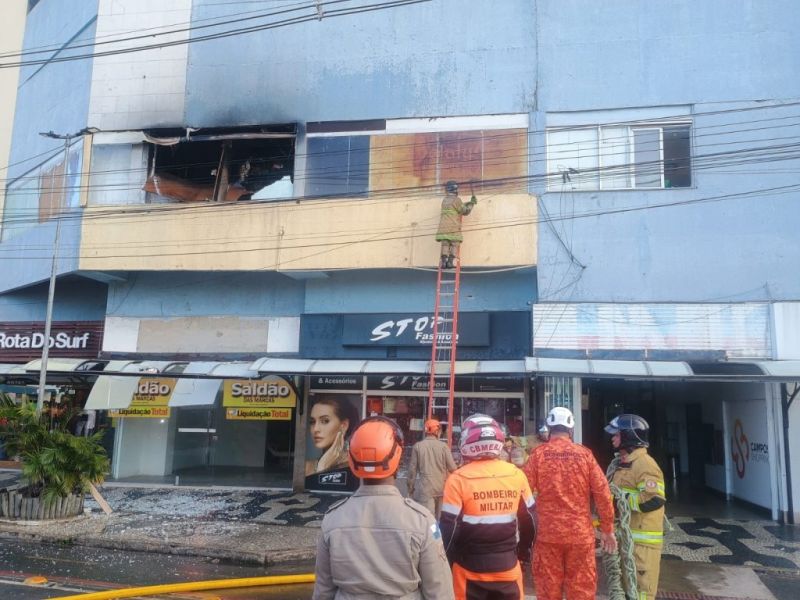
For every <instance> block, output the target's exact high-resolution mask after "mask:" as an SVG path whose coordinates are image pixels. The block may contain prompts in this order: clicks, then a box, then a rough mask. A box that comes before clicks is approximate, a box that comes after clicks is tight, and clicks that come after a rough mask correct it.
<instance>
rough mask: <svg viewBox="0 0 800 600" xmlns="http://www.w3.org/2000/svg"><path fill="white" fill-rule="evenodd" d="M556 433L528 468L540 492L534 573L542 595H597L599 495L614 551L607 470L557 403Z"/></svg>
mask: <svg viewBox="0 0 800 600" xmlns="http://www.w3.org/2000/svg"><path fill="white" fill-rule="evenodd" d="M547 427H548V428H549V430H550V439H549V440H548V441H547V442H546V443H544V444H542V445H541V446H538V447H537V448H536V449H535V450H534V451H533V454H531V457H530V459H529V460H528V463H527V464H526V465H525V467H524V468H523V471H524V472H525V474H526V475H527V476H528V481H529V482H530V485H531V489H532V490H533V492H534V494H536V512H537V516H538V519H539V521H538V528H537V531H536V544H535V546H534V548H533V578H534V581H535V583H536V597H537V598H539V599H540V600H561V598H562V593H566V597H567V598H569V600H591V599H593V598H594V597H595V592H596V590H597V567H596V564H595V555H594V545H595V534H594V527H593V525H592V508H591V501H592V500H593V501H594V503H595V506H596V508H597V512H598V515H599V516H600V532H601V533H600V542H601V546H602V547H603V550H605V551H606V552H610V553H614V552H616V548H617V541H616V538H615V537H614V507H613V505H612V502H611V491H610V490H609V487H608V482H607V481H606V478H605V475H604V474H603V471H602V470H601V469H600V466H599V465H598V464H597V461H596V460H595V458H594V456H593V455H592V453H591V452H590V451H589V450H588V448H585V447H584V446H581V445H580V444H576V443H575V442H573V441H572V432H573V430H574V427H575V419H574V418H573V416H572V413H571V412H570V411H569V409H566V408H563V407H556V408H554V409H553V410H551V411H550V413H549V414H548V415H547Z"/></svg>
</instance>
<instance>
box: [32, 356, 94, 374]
mask: <svg viewBox="0 0 800 600" xmlns="http://www.w3.org/2000/svg"><path fill="white" fill-rule="evenodd" d="M107 362H108V361H105V360H99V359H97V358H49V359H47V372H48V373H79V372H81V371H96V370H99V369H102V368H103V365H105V364H106V363H107ZM25 370H26V371H28V372H30V371H34V372H39V371H41V370H42V359H41V358H37V359H36V360H32V361H30V362H29V363H27V364H26V365H25Z"/></svg>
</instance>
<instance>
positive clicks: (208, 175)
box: [143, 126, 295, 202]
mask: <svg viewBox="0 0 800 600" xmlns="http://www.w3.org/2000/svg"><path fill="white" fill-rule="evenodd" d="M147 133H148V139H149V140H150V157H149V162H148V164H149V168H148V177H147V180H146V182H145V185H144V188H143V189H144V190H145V191H146V192H149V193H150V194H154V195H155V196H160V197H161V198H167V199H169V200H171V201H175V202H210V201H217V202H236V201H239V200H251V199H254V200H267V199H274V198H287V197H291V196H292V195H293V194H292V184H293V183H294V142H295V139H294V127H293V126H290V127H287V128H270V129H269V130H263V129H255V130H254V129H242V128H238V129H233V130H230V129H228V130H223V129H204V130H198V131H190V132H189V135H188V136H187V135H186V131H185V130H158V131H153V132H147Z"/></svg>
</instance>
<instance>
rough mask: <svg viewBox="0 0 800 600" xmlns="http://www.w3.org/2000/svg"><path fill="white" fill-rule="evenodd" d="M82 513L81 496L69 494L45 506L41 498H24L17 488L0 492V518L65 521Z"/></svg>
mask: <svg viewBox="0 0 800 600" xmlns="http://www.w3.org/2000/svg"><path fill="white" fill-rule="evenodd" d="M82 512H83V495H82V494H81V495H80V496H77V495H75V494H70V495H69V496H67V497H66V498H58V499H57V500H56V501H55V502H52V503H50V504H45V502H44V501H43V500H42V499H41V498H26V497H24V496H23V495H22V490H21V489H20V488H18V487H16V486H15V487H11V488H6V489H4V490H0V518H3V519H19V520H22V521H44V520H47V519H66V518H69V517H74V516H77V515H79V514H81V513H82Z"/></svg>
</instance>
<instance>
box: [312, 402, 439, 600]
mask: <svg viewBox="0 0 800 600" xmlns="http://www.w3.org/2000/svg"><path fill="white" fill-rule="evenodd" d="M402 452H403V434H402V431H401V430H400V429H399V428H398V427H397V425H396V424H395V423H394V422H393V421H390V420H389V419H387V418H385V417H372V418H369V419H366V420H364V421H363V422H362V423H361V425H359V426H358V428H357V429H356V430H355V432H354V433H353V435H352V437H351V438H350V449H349V463H350V468H351V469H352V471H353V473H354V474H355V475H356V476H357V477H360V478H361V487H359V488H358V490H357V491H356V492H355V493H354V494H353V495H352V496H351V497H350V498H348V499H346V500H343V501H341V502H339V503H337V504H334V505H333V506H332V507H331V509H330V510H329V511H328V513H327V514H326V515H325V517H324V518H323V519H322V531H321V533H320V537H319V541H318V543H317V558H316V566H315V570H314V573H315V575H316V582H315V584H314V595H313V598H314V600H328V599H330V600H334V599H336V600H359V599H363V600H368V599H369V600H373V599H375V598H387V599H389V598H397V599H404V600H450V599H452V598H453V578H452V575H451V573H450V567H449V565H448V563H447V556H446V555H445V551H444V546H443V545H442V535H441V533H440V532H439V526H438V525H437V524H436V521H435V520H434V518H433V515H431V514H430V513H429V512H428V511H427V510H426V509H425V508H423V507H422V506H421V505H419V504H417V503H416V502H414V501H413V500H409V499H406V498H403V497H402V496H401V495H400V492H399V491H398V489H397V487H395V473H396V472H397V468H398V466H399V465H400V456H401V455H402Z"/></svg>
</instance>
